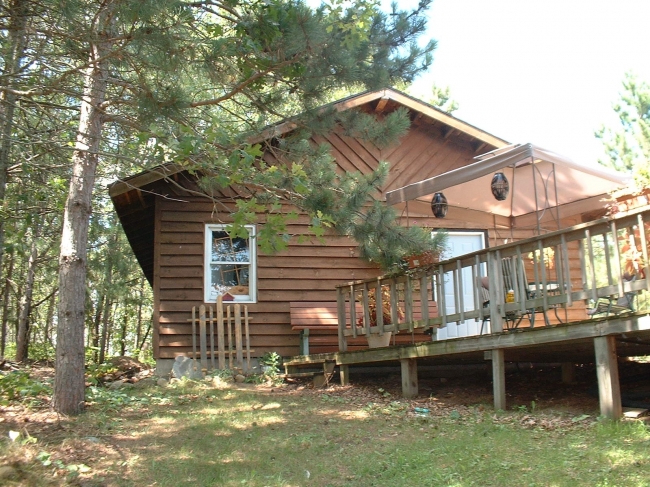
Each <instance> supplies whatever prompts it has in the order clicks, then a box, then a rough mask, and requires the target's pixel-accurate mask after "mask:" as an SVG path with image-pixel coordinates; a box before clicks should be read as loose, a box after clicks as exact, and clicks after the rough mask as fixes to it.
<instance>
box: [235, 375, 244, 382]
mask: <svg viewBox="0 0 650 487" xmlns="http://www.w3.org/2000/svg"><path fill="white" fill-rule="evenodd" d="M245 380H246V377H244V376H243V375H242V374H237V375H236V376H235V382H239V383H242V382H244V381H245Z"/></svg>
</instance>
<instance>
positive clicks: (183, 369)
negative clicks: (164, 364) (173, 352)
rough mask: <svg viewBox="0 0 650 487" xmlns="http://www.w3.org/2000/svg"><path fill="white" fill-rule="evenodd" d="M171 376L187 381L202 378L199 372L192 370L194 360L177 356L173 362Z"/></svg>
mask: <svg viewBox="0 0 650 487" xmlns="http://www.w3.org/2000/svg"><path fill="white" fill-rule="evenodd" d="M172 374H173V375H174V377H176V378H177V379H181V378H183V377H186V378H187V379H192V380H199V379H202V378H203V373H202V372H201V370H194V360H192V359H191V358H189V357H185V356H183V355H179V356H177V357H176V359H175V360H174V365H173V367H172Z"/></svg>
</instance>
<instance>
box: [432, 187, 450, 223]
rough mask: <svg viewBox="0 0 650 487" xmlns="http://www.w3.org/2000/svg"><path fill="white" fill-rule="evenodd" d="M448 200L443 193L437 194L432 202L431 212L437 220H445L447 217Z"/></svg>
mask: <svg viewBox="0 0 650 487" xmlns="http://www.w3.org/2000/svg"><path fill="white" fill-rule="evenodd" d="M447 208H448V206H447V198H445V195H444V194H442V193H435V194H434V195H433V199H432V200H431V211H433V216H435V217H436V218H444V217H446V216H447Z"/></svg>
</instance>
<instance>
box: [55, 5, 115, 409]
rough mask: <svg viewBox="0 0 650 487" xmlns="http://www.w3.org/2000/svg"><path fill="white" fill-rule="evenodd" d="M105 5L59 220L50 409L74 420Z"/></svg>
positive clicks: (105, 45) (105, 46)
mask: <svg viewBox="0 0 650 487" xmlns="http://www.w3.org/2000/svg"><path fill="white" fill-rule="evenodd" d="M110 7H111V2H110V1H107V2H105V3H104V4H103V6H102V7H101V8H102V11H101V12H99V15H97V17H96V21H95V22H96V23H95V25H94V26H93V29H92V31H93V32H92V33H91V35H89V39H91V44H90V59H89V66H90V67H89V68H88V69H87V70H86V73H85V80H84V92H83V98H82V100H81V106H80V111H81V113H80V116H79V130H78V132H77V140H76V143H75V150H74V153H73V155H72V178H71V179H70V190H69V192H68V198H67V200H66V204H65V211H64V215H63V233H62V236H61V253H60V256H59V313H58V316H59V322H58V331H57V341H56V376H55V379H54V395H53V405H54V409H55V410H56V411H57V412H59V413H64V414H78V413H81V412H82V411H83V409H84V392H85V390H84V382H85V381H84V310H85V304H86V261H87V249H86V247H87V244H88V226H89V223H90V213H91V201H92V191H93V186H94V183H95V175H96V172H97V162H98V154H99V143H100V139H101V135H102V113H103V112H102V108H101V104H102V103H103V102H104V100H105V98H106V85H107V78H108V69H107V58H106V55H107V54H108V51H109V48H110V44H109V41H107V40H106V39H107V38H108V37H109V35H110V33H109V32H108V29H107V28H106V26H105V25H104V24H105V23H106V21H107V20H108V16H109V12H108V10H107V9H109V8H110Z"/></svg>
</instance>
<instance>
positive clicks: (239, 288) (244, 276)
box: [203, 224, 257, 303]
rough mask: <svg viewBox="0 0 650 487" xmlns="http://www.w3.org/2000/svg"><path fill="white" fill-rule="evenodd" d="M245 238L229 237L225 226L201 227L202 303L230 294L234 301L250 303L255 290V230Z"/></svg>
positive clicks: (252, 229) (212, 301) (250, 227)
mask: <svg viewBox="0 0 650 487" xmlns="http://www.w3.org/2000/svg"><path fill="white" fill-rule="evenodd" d="M246 229H247V230H248V238H240V237H231V236H230V235H229V234H228V231H227V226H226V225H214V224H208V225H206V226H205V247H204V248H205V267H204V269H205V272H204V274H205V275H204V285H203V288H204V295H205V302H206V303H214V302H216V301H217V296H219V295H222V294H224V293H226V292H228V293H230V294H231V295H232V296H233V297H234V298H235V301H240V302H245V303H254V302H255V301H256V298H257V293H256V291H257V289H256V282H257V280H256V271H257V269H256V252H255V227H254V226H253V225H246Z"/></svg>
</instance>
